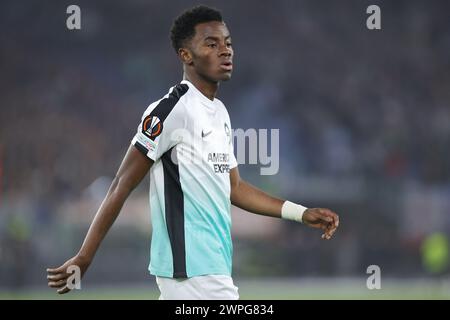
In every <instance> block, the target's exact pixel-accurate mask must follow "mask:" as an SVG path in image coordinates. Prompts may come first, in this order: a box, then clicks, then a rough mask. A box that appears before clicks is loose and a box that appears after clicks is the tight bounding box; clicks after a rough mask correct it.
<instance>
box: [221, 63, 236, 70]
mask: <svg viewBox="0 0 450 320" xmlns="http://www.w3.org/2000/svg"><path fill="white" fill-rule="evenodd" d="M220 68H221V69H222V70H224V71H232V70H233V63H232V62H231V61H225V62H222V63H221V64H220Z"/></svg>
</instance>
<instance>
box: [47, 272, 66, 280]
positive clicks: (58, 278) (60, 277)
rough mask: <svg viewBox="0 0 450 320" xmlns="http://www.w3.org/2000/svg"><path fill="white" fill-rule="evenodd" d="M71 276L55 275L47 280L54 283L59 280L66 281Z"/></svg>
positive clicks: (64, 274)
mask: <svg viewBox="0 0 450 320" xmlns="http://www.w3.org/2000/svg"><path fill="white" fill-rule="evenodd" d="M69 276H70V274H69V273H59V274H55V275H48V276H47V279H48V280H52V281H59V280H63V279H66V278H68V277H69Z"/></svg>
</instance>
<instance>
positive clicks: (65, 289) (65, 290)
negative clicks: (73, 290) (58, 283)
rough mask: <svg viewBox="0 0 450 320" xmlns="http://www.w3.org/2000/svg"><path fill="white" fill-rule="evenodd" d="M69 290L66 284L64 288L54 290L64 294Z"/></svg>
mask: <svg viewBox="0 0 450 320" xmlns="http://www.w3.org/2000/svg"><path fill="white" fill-rule="evenodd" d="M69 291H70V289H69V288H67V286H65V287H64V288H61V289H59V290H57V291H56V292H58V293H59V294H64V293H67V292H69Z"/></svg>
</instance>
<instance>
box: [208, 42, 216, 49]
mask: <svg viewBox="0 0 450 320" xmlns="http://www.w3.org/2000/svg"><path fill="white" fill-rule="evenodd" d="M208 47H210V48H215V47H217V45H216V44H215V43H210V44H208Z"/></svg>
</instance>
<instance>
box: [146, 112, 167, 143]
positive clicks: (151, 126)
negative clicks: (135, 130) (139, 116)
mask: <svg viewBox="0 0 450 320" xmlns="http://www.w3.org/2000/svg"><path fill="white" fill-rule="evenodd" d="M162 126H163V124H162V122H161V120H159V118H158V117H157V116H152V115H148V116H146V117H145V119H144V122H143V123H142V133H143V134H145V135H146V136H147V137H149V138H150V139H152V140H155V139H156V137H157V136H159V135H160V134H161V132H162Z"/></svg>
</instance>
